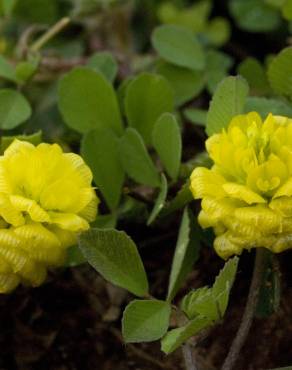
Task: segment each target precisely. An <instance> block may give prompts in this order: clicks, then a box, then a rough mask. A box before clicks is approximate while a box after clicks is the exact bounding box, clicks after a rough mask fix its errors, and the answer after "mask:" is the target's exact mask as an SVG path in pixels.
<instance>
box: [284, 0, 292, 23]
mask: <svg viewBox="0 0 292 370" xmlns="http://www.w3.org/2000/svg"><path fill="white" fill-rule="evenodd" d="M282 14H283V17H284V18H285V19H287V20H288V21H290V20H291V19H292V2H291V0H286V1H285V3H284V5H283V8H282Z"/></svg>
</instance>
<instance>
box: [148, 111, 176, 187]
mask: <svg viewBox="0 0 292 370" xmlns="http://www.w3.org/2000/svg"><path fill="white" fill-rule="evenodd" d="M152 143H153V146H154V148H155V150H156V152H157V153H158V155H159V157H160V159H161V162H162V164H163V166H164V167H165V169H166V172H167V173H168V174H169V176H170V177H171V178H172V179H173V180H176V178H177V176H178V172H179V166H180V162H181V154H182V140H181V133H180V128H179V126H178V123H177V121H176V119H175V116H174V115H173V114H170V113H164V114H162V115H161V116H160V117H159V119H158V120H157V122H156V123H155V126H154V128H153V133H152Z"/></svg>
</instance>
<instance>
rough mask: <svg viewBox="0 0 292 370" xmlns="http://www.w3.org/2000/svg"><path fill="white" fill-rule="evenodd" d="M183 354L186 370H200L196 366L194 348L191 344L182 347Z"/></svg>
mask: <svg viewBox="0 0 292 370" xmlns="http://www.w3.org/2000/svg"><path fill="white" fill-rule="evenodd" d="M182 353H183V358H184V361H185V368H186V370H199V369H198V368H197V366H196V364H195V360H194V356H193V353H192V347H191V345H190V344H189V343H185V344H184V345H183V346H182Z"/></svg>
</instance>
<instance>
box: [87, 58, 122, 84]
mask: <svg viewBox="0 0 292 370" xmlns="http://www.w3.org/2000/svg"><path fill="white" fill-rule="evenodd" d="M86 65H87V66H88V67H90V68H92V69H93V70H95V71H97V72H101V73H102V74H103V75H104V77H105V78H106V79H107V80H108V81H110V82H113V81H114V80H115V78H116V75H117V72H118V64H117V62H116V60H115V58H114V57H113V55H112V54H111V53H110V52H108V51H100V52H98V53H95V54H94V55H92V56H91V57H90V58H89V59H88V61H87V64H86Z"/></svg>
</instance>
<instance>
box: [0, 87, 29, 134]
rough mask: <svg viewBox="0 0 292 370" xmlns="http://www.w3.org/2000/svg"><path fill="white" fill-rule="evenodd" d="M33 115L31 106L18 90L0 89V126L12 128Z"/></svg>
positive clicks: (7, 128)
mask: <svg viewBox="0 0 292 370" xmlns="http://www.w3.org/2000/svg"><path fill="white" fill-rule="evenodd" d="M30 115H31V107H30V105H29V102H28V101H27V100H26V98H25V97H24V96H23V95H22V94H21V93H20V92H18V91H15V90H11V89H2V90H0V128H1V129H2V130H11V129H13V128H15V127H17V126H19V125H20V124H21V123H23V122H24V121H26V120H27V119H28V118H29V117H30Z"/></svg>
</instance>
